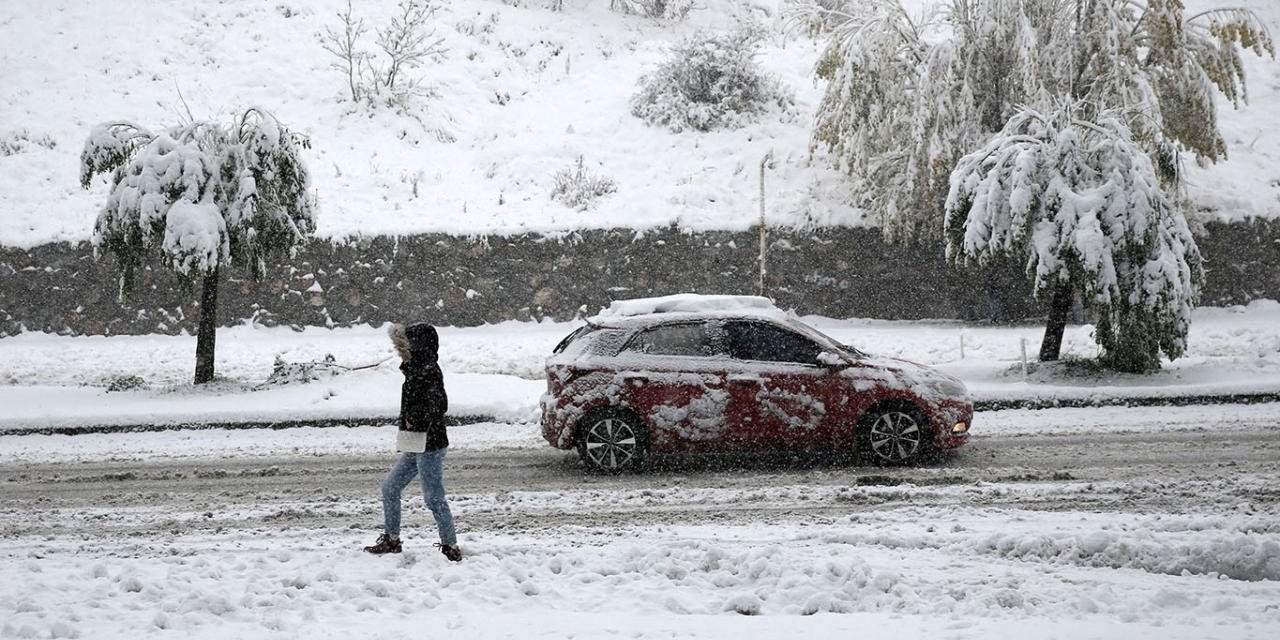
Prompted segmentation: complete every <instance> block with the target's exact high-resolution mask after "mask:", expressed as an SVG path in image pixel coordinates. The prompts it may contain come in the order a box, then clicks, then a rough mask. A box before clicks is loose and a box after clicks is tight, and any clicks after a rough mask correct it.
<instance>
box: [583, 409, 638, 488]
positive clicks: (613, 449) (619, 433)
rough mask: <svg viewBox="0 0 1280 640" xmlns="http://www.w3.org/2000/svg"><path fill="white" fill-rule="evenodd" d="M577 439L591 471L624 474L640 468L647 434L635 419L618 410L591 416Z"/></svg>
mask: <svg viewBox="0 0 1280 640" xmlns="http://www.w3.org/2000/svg"><path fill="white" fill-rule="evenodd" d="M580 434H581V435H580V437H579V438H578V455H579V456H581V457H582V462H583V463H584V464H586V465H587V468H588V469H590V470H592V471H598V472H602V473H622V472H623V471H630V470H633V469H636V468H638V467H639V466H640V463H641V461H642V460H643V459H644V455H645V452H646V448H647V445H648V438H647V432H646V431H645V428H644V426H643V425H641V424H640V423H639V421H637V420H636V419H635V418H634V417H632V416H630V415H627V414H624V413H621V412H615V411H609V412H605V413H600V414H596V415H594V416H588V418H587V419H586V420H584V421H583V423H582V427H581V431H580Z"/></svg>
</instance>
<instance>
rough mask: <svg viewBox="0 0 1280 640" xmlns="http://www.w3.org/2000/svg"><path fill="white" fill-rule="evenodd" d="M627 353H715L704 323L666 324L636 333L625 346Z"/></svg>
mask: <svg viewBox="0 0 1280 640" xmlns="http://www.w3.org/2000/svg"><path fill="white" fill-rule="evenodd" d="M623 351H624V352H628V353H646V354H650V355H662V356H699V357H708V356H713V355H715V347H714V345H713V344H712V340H711V336H710V335H709V334H708V332H707V327H706V325H705V324H704V323H701V322H695V323H686V324H668V325H662V326H659V327H653V328H651V329H645V330H644V331H641V332H640V333H637V334H636V336H635V337H634V338H632V339H631V341H630V342H628V343H627V346H626V347H624V348H623Z"/></svg>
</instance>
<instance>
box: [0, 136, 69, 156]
mask: <svg viewBox="0 0 1280 640" xmlns="http://www.w3.org/2000/svg"><path fill="white" fill-rule="evenodd" d="M56 146H58V143H57V142H56V141H54V139H53V138H50V137H49V136H47V135H32V134H31V132H30V131H27V130H26V129H21V130H18V131H8V132H4V133H0V157H4V156H12V155H17V154H19V153H22V152H23V151H27V150H28V149H31V148H32V147H43V148H45V149H52V148H54V147H56Z"/></svg>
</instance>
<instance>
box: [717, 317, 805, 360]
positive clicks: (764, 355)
mask: <svg viewBox="0 0 1280 640" xmlns="http://www.w3.org/2000/svg"><path fill="white" fill-rule="evenodd" d="M725 328H726V330H727V331H728V338H729V354H730V355H731V356H733V357H734V358H736V359H738V360H763V361H765V362H795V363H799V364H817V362H818V354H819V353H822V348H821V347H819V346H818V344H817V343H816V342H814V341H812V340H810V339H808V338H806V337H804V336H802V335H800V334H798V333H795V332H792V331H788V330H786V329H783V328H782V327H776V326H774V325H771V324H765V323H762V322H730V323H729V324H728V325H727V326H726V327H725Z"/></svg>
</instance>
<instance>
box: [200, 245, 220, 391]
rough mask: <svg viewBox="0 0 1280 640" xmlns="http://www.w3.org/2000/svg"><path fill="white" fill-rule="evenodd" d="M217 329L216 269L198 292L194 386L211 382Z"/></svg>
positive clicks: (215, 268) (207, 276)
mask: <svg viewBox="0 0 1280 640" xmlns="http://www.w3.org/2000/svg"><path fill="white" fill-rule="evenodd" d="M217 328H218V268H217V267H214V268H213V271H210V272H209V274H208V275H206V276H205V277H204V283H203V287H202V290H201V292H200V329H199V330H198V331H197V333H196V384H204V383H206V382H210V381H212V380H213V342H214V336H215V332H216V330H217Z"/></svg>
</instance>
